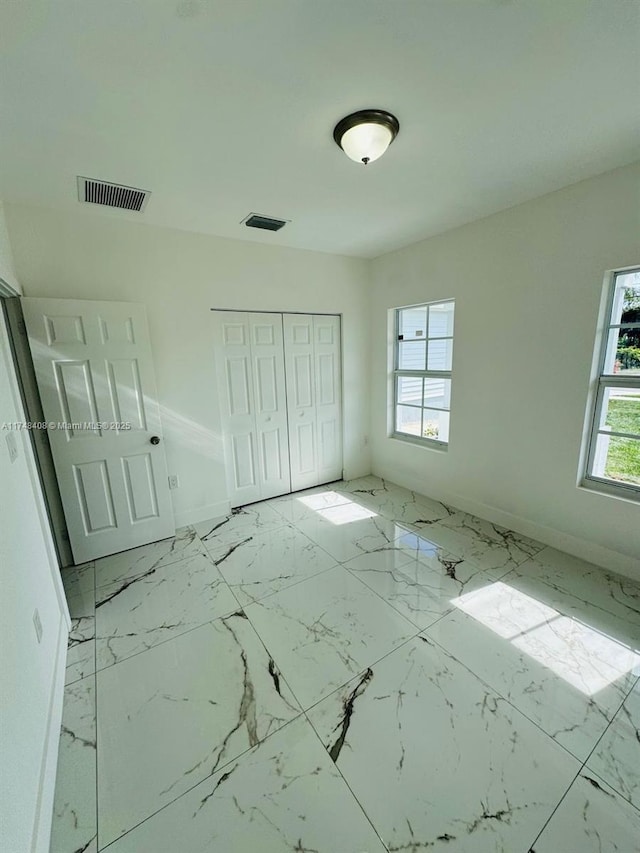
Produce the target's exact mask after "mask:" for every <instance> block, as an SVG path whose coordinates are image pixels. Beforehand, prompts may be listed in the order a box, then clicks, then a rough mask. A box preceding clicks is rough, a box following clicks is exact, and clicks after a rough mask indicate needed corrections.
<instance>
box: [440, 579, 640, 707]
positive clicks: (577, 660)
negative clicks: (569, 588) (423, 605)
mask: <svg viewBox="0 0 640 853" xmlns="http://www.w3.org/2000/svg"><path fill="white" fill-rule="evenodd" d="M452 603H453V604H455V606H456V607H458V608H459V609H460V610H463V611H464V612H465V613H467V614H468V615H469V616H471V617H473V618H474V619H476V620H477V621H478V622H481V623H482V624H483V625H485V626H486V627H487V628H490V629H491V630H492V631H493V632H494V633H495V634H497V635H498V636H500V637H502V638H503V639H505V640H509V641H510V642H511V643H512V644H513V645H514V646H515V647H516V648H517V649H519V650H520V651H522V652H524V653H525V654H527V655H529V657H531V658H533V659H534V660H536V661H538V662H539V663H541V664H542V665H543V666H545V667H547V668H548V669H551V670H552V671H553V672H555V673H556V674H557V675H559V676H560V678H562V679H564V680H565V681H566V682H568V683H569V684H571V685H572V686H573V687H576V688H577V689H578V690H580V691H581V692H582V693H584V694H585V695H586V696H593V695H594V694H595V693H597V692H598V691H600V690H602V689H603V688H604V687H606V686H607V685H608V684H612V683H613V682H614V681H617V680H618V679H619V678H621V677H622V676H624V675H626V674H627V673H628V672H631V671H632V670H634V669H637V668H639V667H640V655H638V654H636V653H635V652H634V651H633V650H632V649H630V648H629V647H628V646H625V645H623V644H622V643H619V642H617V641H616V640H613V639H612V638H611V637H607V636H606V635H605V634H602V633H600V631H596V630H594V629H593V628H591V627H590V626H589V625H585V624H584V623H583V622H580V621H578V620H577V619H571V618H570V617H568V616H563V615H561V614H560V613H559V612H558V611H557V610H554V609H553V608H552V607H549V606H548V605H546V604H543V603H542V602H540V601H538V600H537V599H535V598H532V597H531V596H530V595H526V594H525V593H524V592H520V590H517V589H514V588H513V587H511V586H509V585H508V584H505V583H502V582H501V581H498V582H496V583H494V584H492V585H491V586H488V587H485V588H484V589H482V590H480V591H478V592H471V593H467V594H466V595H462V596H460V598H457V599H455V600H454V601H453V602H452Z"/></svg>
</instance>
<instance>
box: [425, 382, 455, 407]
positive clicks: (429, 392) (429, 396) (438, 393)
mask: <svg viewBox="0 0 640 853" xmlns="http://www.w3.org/2000/svg"><path fill="white" fill-rule="evenodd" d="M424 405H425V406H431V407H433V408H434V409H449V408H450V407H451V380H450V379H425V380H424Z"/></svg>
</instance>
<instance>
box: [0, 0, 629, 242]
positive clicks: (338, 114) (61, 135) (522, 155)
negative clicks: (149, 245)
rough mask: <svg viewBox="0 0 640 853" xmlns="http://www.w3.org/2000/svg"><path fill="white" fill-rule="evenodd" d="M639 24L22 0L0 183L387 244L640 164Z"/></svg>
mask: <svg viewBox="0 0 640 853" xmlns="http://www.w3.org/2000/svg"><path fill="white" fill-rule="evenodd" d="M639 39H640V4H639V3H638V2H637V0H108V2H105V0H55V2H51V0H40V2H36V0H3V2H2V4H1V6H0V198H3V200H4V201H9V202H11V201H20V202H26V203H34V204H40V205H45V206H48V207H55V208H66V209H74V210H82V211H83V212H85V213H86V215H98V216H110V217H116V218H120V219H132V220H136V221H142V222H146V223H150V224H155V225H163V226H169V227H174V228H180V229H186V230H190V231H196V232H203V233H209V234H216V235H220V236H224V237H232V238H237V239H245V240H256V241H258V242H261V243H271V244H275V245H284V246H294V247H298V248H305V249H316V250H319V251H323V252H333V253H343V254H350V255H358V256H363V257H373V256H377V255H380V254H383V253H384V252H387V251H390V250H392V249H395V248H399V247H401V246H404V245H407V244H409V243H412V242H414V241H416V240H419V239H421V238H423V237H427V236H429V235H432V234H436V233H439V232H442V231H444V230H447V229H449V228H452V227H454V226H457V225H460V224H463V223H465V222H469V221H471V220H473V219H477V218H479V217H482V216H486V215H488V214H490V213H494V212H496V211H498V210H502V209H504V208H506V207H510V206H512V205H514V204H518V203H520V202H522V201H525V200H527V199H530V198H533V197H535V196H539V195H542V194H544V193H546V192H549V191H551V190H554V189H558V188H560V187H562V186H566V185H567V184H570V183H573V182H575V181H578V180H581V179H583V178H586V177H590V176H592V175H595V174H599V173H601V172H604V171H607V170H608V169H611V168H615V167H617V166H620V165H623V164H626V163H629V162H631V161H633V160H635V159H637V158H638V157H639V156H640V109H639V101H640V50H639V49H638V45H639ZM363 107H379V108H382V109H387V110H390V111H391V112H393V113H395V114H396V115H397V116H398V118H399V120H400V133H399V135H398V137H397V139H396V141H395V142H394V143H393V145H392V146H391V148H390V149H389V151H388V152H387V153H386V154H385V156H384V157H383V158H382V159H381V160H379V161H377V162H376V163H373V164H371V165H370V166H367V167H364V166H360V165H359V164H356V163H353V162H352V161H351V160H349V159H348V158H347V157H346V156H345V155H344V154H343V153H342V152H341V151H340V149H339V148H338V147H337V146H336V145H335V143H334V142H333V139H332V131H333V127H334V125H335V123H336V122H337V121H338V120H339V119H340V118H342V117H343V116H344V115H345V114H347V113H350V112H353V111H354V110H356V109H360V108H363ZM77 175H85V176H89V177H94V178H100V179H104V180H108V181H114V182H116V183H120V184H127V185H131V186H135V187H140V188H143V189H148V190H151V192H152V195H151V198H150V200H149V203H148V205H147V207H146V209H145V211H144V212H143V213H142V214H135V213H127V212H120V211H117V212H114V211H108V210H104V209H101V208H96V207H93V206H90V205H82V206H81V205H80V204H79V202H78V201H77V190H76V176H77ZM252 211H253V212H257V213H263V214H266V215H269V216H275V217H279V218H282V219H287V220H291V222H290V224H288V225H287V226H286V227H285V228H284V229H282V231H280V232H278V233H265V232H259V231H253V230H250V229H248V228H246V227H245V226H244V225H242V224H240V223H241V220H242V219H243V218H244V217H245V216H246V215H247V214H248V213H249V212H252Z"/></svg>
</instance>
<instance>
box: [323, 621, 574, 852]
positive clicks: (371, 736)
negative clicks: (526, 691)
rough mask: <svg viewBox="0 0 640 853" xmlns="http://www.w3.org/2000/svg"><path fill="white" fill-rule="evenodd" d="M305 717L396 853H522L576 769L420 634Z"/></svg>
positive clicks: (562, 753) (567, 757) (559, 749)
mask: <svg viewBox="0 0 640 853" xmlns="http://www.w3.org/2000/svg"><path fill="white" fill-rule="evenodd" d="M308 716H309V719H310V721H311V723H312V725H313V726H314V727H315V728H316V730H317V732H318V734H319V736H320V738H321V739H322V741H323V743H324V744H325V747H326V748H327V750H328V751H329V754H330V755H331V757H332V758H333V759H334V761H335V762H336V764H337V766H338V769H339V770H340V771H341V772H342V774H343V776H344V777H345V780H346V782H347V784H348V785H349V787H350V788H351V790H352V791H353V793H354V794H355V796H356V797H357V799H358V801H359V802H360V804H361V805H362V807H363V808H364V810H365V812H366V813H367V814H368V816H369V818H370V819H371V821H372V823H373V825H374V827H375V828H376V830H377V831H378V833H379V835H380V837H381V838H382V840H383V842H384V843H385V844H386V845H387V847H388V849H389V850H394V851H400V850H403V851H422V850H430V849H436V850H443V851H444V850H455V851H456V853H496V852H497V851H501V852H502V853H525V851H526V850H528V845H529V844H530V842H531V841H532V840H533V839H534V838H535V837H536V836H537V835H538V833H539V832H540V830H541V829H542V827H543V826H544V824H545V822H546V821H547V819H548V818H549V817H550V816H551V814H552V812H553V810H554V808H555V806H556V805H557V803H558V801H559V799H560V798H561V796H562V794H563V793H564V792H565V791H566V789H567V788H568V787H569V785H570V783H571V781H572V779H573V778H574V776H575V774H576V772H577V770H578V769H579V766H580V765H579V763H578V762H577V761H576V760H575V759H574V758H573V757H572V756H570V755H569V754H568V753H567V752H566V751H565V750H564V749H562V747H560V746H558V744H556V743H555V742H554V741H553V740H552V739H551V738H549V737H548V736H547V735H545V734H544V733H543V732H541V731H540V729H539V728H537V726H535V725H534V724H533V723H531V722H530V721H529V720H527V719H526V718H525V717H524V716H522V714H520V713H519V712H518V711H516V710H515V709H514V708H513V707H512V706H511V705H509V704H508V703H507V702H506V701H505V700H503V699H501V698H499V697H498V696H497V695H496V694H495V693H494V692H493V691H491V690H490V689H489V688H488V687H487V686H486V685H485V684H483V683H482V682H481V681H480V680H479V679H478V678H476V677H475V676H474V675H473V674H472V673H471V672H469V670H467V669H466V668H465V667H463V666H462V664H460V663H459V662H458V661H457V660H455V659H454V658H452V657H451V656H450V655H448V654H447V653H446V652H445V651H444V650H443V649H441V648H440V647H439V646H437V645H435V644H433V643H432V642H431V641H429V640H428V639H424V638H422V637H418V638H415V639H414V640H411V641H410V642H409V643H407V644H406V645H405V646H403V647H402V648H400V649H397V650H396V651H395V652H393V653H392V654H390V655H388V656H387V657H385V658H384V659H383V660H381V661H380V662H379V663H377V664H376V665H374V666H373V667H372V668H370V669H368V670H366V671H365V672H364V673H362V674H361V675H359V676H358V677H357V678H355V679H354V680H353V681H351V682H350V683H349V684H348V685H346V686H345V687H344V688H342V689H341V690H339V691H337V692H336V693H335V694H333V695H332V696H330V697H328V698H327V699H325V700H324V701H323V702H321V703H319V704H318V705H316V706H315V707H314V708H312V709H311V710H310V711H309V712H308Z"/></svg>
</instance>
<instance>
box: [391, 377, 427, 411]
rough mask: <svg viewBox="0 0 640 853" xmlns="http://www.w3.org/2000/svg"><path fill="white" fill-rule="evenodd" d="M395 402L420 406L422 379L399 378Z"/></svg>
mask: <svg viewBox="0 0 640 853" xmlns="http://www.w3.org/2000/svg"><path fill="white" fill-rule="evenodd" d="M396 402H397V403H411V405H413V406H422V377H421V376H399V377H398V399H397V401H396Z"/></svg>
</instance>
